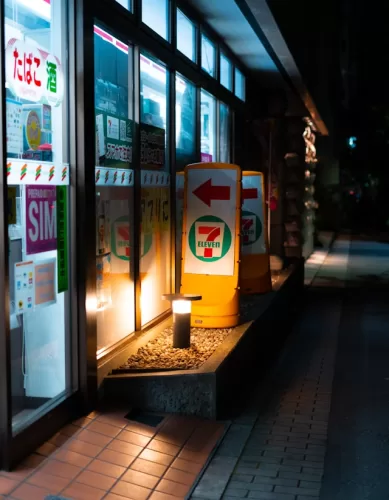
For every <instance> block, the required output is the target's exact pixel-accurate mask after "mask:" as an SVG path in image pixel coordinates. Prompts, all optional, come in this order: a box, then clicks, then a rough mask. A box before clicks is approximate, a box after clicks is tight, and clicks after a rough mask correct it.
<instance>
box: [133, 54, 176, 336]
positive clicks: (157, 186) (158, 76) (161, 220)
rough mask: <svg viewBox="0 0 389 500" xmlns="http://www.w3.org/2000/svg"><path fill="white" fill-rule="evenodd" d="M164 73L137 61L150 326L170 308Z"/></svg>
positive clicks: (145, 309)
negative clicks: (166, 296)
mask: <svg viewBox="0 0 389 500" xmlns="http://www.w3.org/2000/svg"><path fill="white" fill-rule="evenodd" d="M168 78H169V75H168V71H167V70H166V68H165V67H164V66H162V65H161V64H160V63H158V62H156V61H154V60H153V59H151V58H150V57H148V56H146V55H145V54H141V56H140V109H141V125H140V136H141V137H140V140H141V150H140V162H141V168H142V172H141V214H142V220H141V238H140V240H141V242H140V244H141V248H140V255H141V261H140V274H141V323H142V326H144V325H146V324H147V323H150V321H152V320H154V319H155V318H157V317H158V316H160V315H161V314H162V313H164V312H166V311H167V310H168V309H169V308H170V305H169V303H168V302H167V301H164V300H162V295H163V294H166V293H170V292H171V288H172V286H171V278H172V275H171V241H170V238H171V223H170V168H169V161H168V160H169V158H168V157H167V154H166V144H167V141H168V137H167V133H168V130H167V95H168Z"/></svg>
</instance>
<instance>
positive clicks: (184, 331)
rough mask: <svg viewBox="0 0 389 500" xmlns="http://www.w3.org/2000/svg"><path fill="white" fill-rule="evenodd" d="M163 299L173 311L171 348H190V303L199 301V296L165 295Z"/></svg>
mask: <svg viewBox="0 0 389 500" xmlns="http://www.w3.org/2000/svg"><path fill="white" fill-rule="evenodd" d="M162 298H163V299H165V300H169V301H171V303H172V309H173V347H174V348H175V349H187V348H188V347H190V314H191V311H192V301H193V300H201V299H202V297H201V295H188V294H179V293H177V294H166V295H163V296H162Z"/></svg>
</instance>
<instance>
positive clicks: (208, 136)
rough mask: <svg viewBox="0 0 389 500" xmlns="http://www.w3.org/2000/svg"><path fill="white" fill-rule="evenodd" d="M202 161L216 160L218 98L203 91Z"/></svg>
mask: <svg viewBox="0 0 389 500" xmlns="http://www.w3.org/2000/svg"><path fill="white" fill-rule="evenodd" d="M201 161H202V162H211V161H216V100H215V98H214V97H212V96H211V95H210V94H208V93H207V92H205V90H202V91H201Z"/></svg>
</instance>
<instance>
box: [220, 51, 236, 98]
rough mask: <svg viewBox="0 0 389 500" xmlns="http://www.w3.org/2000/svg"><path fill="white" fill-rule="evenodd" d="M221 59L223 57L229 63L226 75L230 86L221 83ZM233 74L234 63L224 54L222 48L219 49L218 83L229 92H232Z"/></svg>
mask: <svg viewBox="0 0 389 500" xmlns="http://www.w3.org/2000/svg"><path fill="white" fill-rule="evenodd" d="M222 59H224V60H225V61H226V62H227V63H228V65H229V72H228V73H229V74H228V77H229V83H230V87H227V86H226V85H224V84H223V83H222ZM233 75H234V64H233V62H232V61H231V59H230V58H229V57H228V56H227V55H226V53H225V52H224V51H223V50H220V51H219V83H220V85H221V86H222V87H224V88H225V89H227V90H228V91H229V92H231V93H234V78H233Z"/></svg>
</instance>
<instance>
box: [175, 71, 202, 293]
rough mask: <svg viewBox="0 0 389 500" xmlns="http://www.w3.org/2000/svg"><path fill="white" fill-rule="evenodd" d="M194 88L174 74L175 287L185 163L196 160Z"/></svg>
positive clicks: (179, 262)
mask: <svg viewBox="0 0 389 500" xmlns="http://www.w3.org/2000/svg"><path fill="white" fill-rule="evenodd" d="M196 159H197V158H196V88H195V86H194V85H193V84H192V83H190V82H188V81H187V80H186V79H185V78H183V77H182V76H181V75H177V76H176V169H177V175H176V287H177V290H179V289H180V288H179V287H180V279H181V252H182V220H183V219H182V216H183V206H184V203H183V202H184V184H183V182H184V174H183V169H184V168H185V166H186V165H189V164H190V163H194V162H195V161H196ZM179 171H181V172H179Z"/></svg>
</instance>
